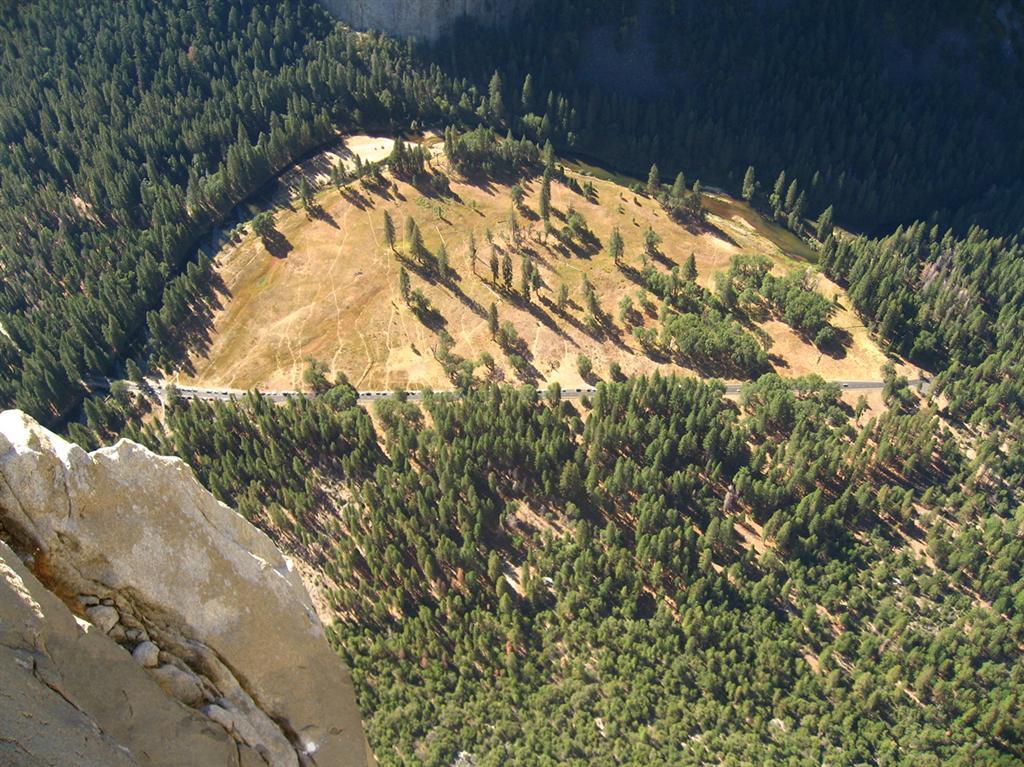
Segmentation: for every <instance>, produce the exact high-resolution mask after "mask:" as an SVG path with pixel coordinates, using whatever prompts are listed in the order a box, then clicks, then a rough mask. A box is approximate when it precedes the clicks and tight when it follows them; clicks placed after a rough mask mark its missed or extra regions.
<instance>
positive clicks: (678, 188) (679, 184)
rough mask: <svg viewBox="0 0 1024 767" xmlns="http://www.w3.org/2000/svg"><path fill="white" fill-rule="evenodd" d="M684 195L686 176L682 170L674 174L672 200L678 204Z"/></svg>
mask: <svg viewBox="0 0 1024 767" xmlns="http://www.w3.org/2000/svg"><path fill="white" fill-rule="evenodd" d="M685 196H686V177H685V176H684V175H683V172H682V171H679V173H677V174H676V180H675V181H674V182H673V183H672V201H673V202H674V203H675V204H676V205H678V204H680V203H681V202H682V200H683V198H684V197H685Z"/></svg>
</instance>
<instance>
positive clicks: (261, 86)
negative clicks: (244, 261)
mask: <svg viewBox="0 0 1024 767" xmlns="http://www.w3.org/2000/svg"><path fill="white" fill-rule="evenodd" d="M332 29H334V27H333V25H332V24H331V22H330V20H329V18H328V17H327V15H326V13H325V12H324V11H323V10H322V9H321V8H319V7H318V6H317V5H316V4H315V3H313V2H311V1H310V2H297V3H269V4H263V3H255V2H242V1H239V2H231V3H223V2H210V3H205V2H204V3H189V2H185V0H175V1H172V2H167V3H159V4H153V3H147V2H141V1H140V2H129V3H119V2H96V3H77V2H75V3H66V2H58V1H57V0H53V1H52V2H48V1H46V0H42V1H40V2H32V3H22V4H19V5H18V6H17V7H16V8H14V9H12V11H11V12H10V13H5V14H4V15H3V18H2V19H0V46H2V54H0V57H2V61H3V65H4V71H5V72H6V73H7V76H6V77H5V78H4V79H3V82H2V83H0V140H2V142H3V144H4V145H5V146H6V147H7V151H5V152H4V154H3V158H2V159H0V203H2V204H0V248H2V258H0V325H2V327H3V329H4V331H5V332H4V333H3V334H2V335H0V374H2V377H0V400H2V401H3V402H5V403H7V404H17V405H18V406H19V407H21V408H23V409H25V410H26V411H28V412H30V413H32V414H33V415H35V416H37V417H39V418H42V419H44V420H53V419H54V418H56V417H59V416H61V415H64V414H66V413H68V412H69V411H70V410H71V409H72V408H73V407H74V405H75V404H76V403H77V402H78V401H79V400H80V398H81V396H82V394H83V393H84V386H83V380H85V381H87V380H88V379H89V378H90V376H95V375H100V374H105V373H107V372H113V371H114V369H115V368H116V367H117V363H118V362H119V361H120V360H123V358H124V356H125V355H128V354H134V355H136V356H145V355H146V354H147V353H148V350H146V349H145V348H144V346H145V344H146V342H147V338H146V336H147V335H148V336H149V343H150V348H151V349H152V347H153V346H156V347H159V345H160V344H161V342H162V340H163V338H162V337H163V335H164V334H165V331H166V329H168V328H173V327H174V326H176V325H178V324H180V323H182V322H184V321H185V320H186V319H187V318H188V316H189V315H190V313H191V310H192V304H193V302H195V301H196V300H197V299H198V298H199V297H200V296H201V294H202V292H203V291H204V290H205V285H204V284H202V282H203V279H202V278H203V276H204V273H205V270H204V268H202V264H200V265H199V268H196V267H193V268H192V269H190V270H189V271H188V272H187V273H184V274H183V276H182V278H180V279H177V280H174V279H172V278H173V277H174V276H175V275H177V274H179V273H183V272H184V269H183V267H184V259H185V258H186V257H187V256H189V255H190V247H191V245H192V244H193V243H194V242H195V240H196V239H197V238H198V237H200V236H201V235H203V234H205V233H206V232H207V231H208V230H209V228H210V227H211V226H212V225H213V224H214V223H215V222H217V221H219V219H220V217H221V216H223V215H224V214H226V213H227V212H228V210H229V209H230V208H231V207H232V206H233V205H234V203H235V202H237V201H238V200H241V199H243V198H244V197H246V196H247V195H248V194H250V193H252V192H253V191H255V190H256V189H258V188H259V187H260V186H261V185H262V184H263V183H264V182H266V181H267V180H268V179H269V178H270V177H271V176H272V174H273V173H275V172H276V171H277V170H279V169H280V168H282V167H284V166H285V165H287V164H289V163H290V162H291V161H292V160H293V159H294V158H296V157H298V156H300V155H301V154H302V153H303V152H305V151H307V150H309V149H310V148H312V147H315V146H317V145H319V144H320V143H322V142H323V141H325V140H326V139H328V138H329V137H331V136H333V135H334V130H335V128H336V127H352V126H355V125H379V126H385V127H386V126H388V125H390V124H391V123H392V121H394V122H396V123H397V124H398V125H407V124H408V123H409V121H410V120H413V119H417V118H418V119H429V118H431V117H433V116H435V115H436V114H438V113H444V114H447V113H448V112H450V111H452V110H453V109H454V107H451V106H449V104H450V103H451V102H452V100H451V99H450V98H448V99H444V98H442V96H443V94H444V93H445V87H446V86H447V88H449V89H450V88H451V85H450V83H449V82H448V81H447V80H445V79H444V78H443V77H442V75H441V74H440V73H439V72H430V71H428V70H427V69H426V68H422V69H418V68H417V67H416V66H414V65H413V63H412V62H411V61H410V59H409V57H408V54H407V53H406V52H404V50H403V49H402V48H401V47H400V46H398V45H397V44H395V43H392V42H389V41H385V40H380V39H374V38H368V37H359V38H357V37H355V36H353V35H348V34H344V33H341V32H340V31H337V32H332ZM144 334H145V335H144Z"/></svg>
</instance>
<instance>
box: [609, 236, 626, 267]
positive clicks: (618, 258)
mask: <svg viewBox="0 0 1024 767" xmlns="http://www.w3.org/2000/svg"><path fill="white" fill-rule="evenodd" d="M624 247H625V246H624V243H623V241H622V232H620V231H619V227H615V228H614V229H612V234H611V237H610V238H609V239H608V252H609V253H610V254H611V257H612V262H613V263H614V264H615V265H616V266H620V265H621V262H622V251H623V249H624Z"/></svg>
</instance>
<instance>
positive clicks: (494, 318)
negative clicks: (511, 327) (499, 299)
mask: <svg viewBox="0 0 1024 767" xmlns="http://www.w3.org/2000/svg"><path fill="white" fill-rule="evenodd" d="M487 329H488V330H490V331H491V338H497V337H498V307H497V306H495V305H494V302H493V301H492V302H491V305H490V307H489V308H488V309H487Z"/></svg>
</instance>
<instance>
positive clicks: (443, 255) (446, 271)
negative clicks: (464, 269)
mask: <svg viewBox="0 0 1024 767" xmlns="http://www.w3.org/2000/svg"><path fill="white" fill-rule="evenodd" d="M435 258H436V259H437V274H438V276H439V277H440V278H441V280H442V281H447V280H448V277H449V276H450V270H451V267H450V266H449V263H448V248H446V247H445V246H444V243H443V242H442V243H441V246H440V247H439V248H438V249H437V255H436V256H435Z"/></svg>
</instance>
